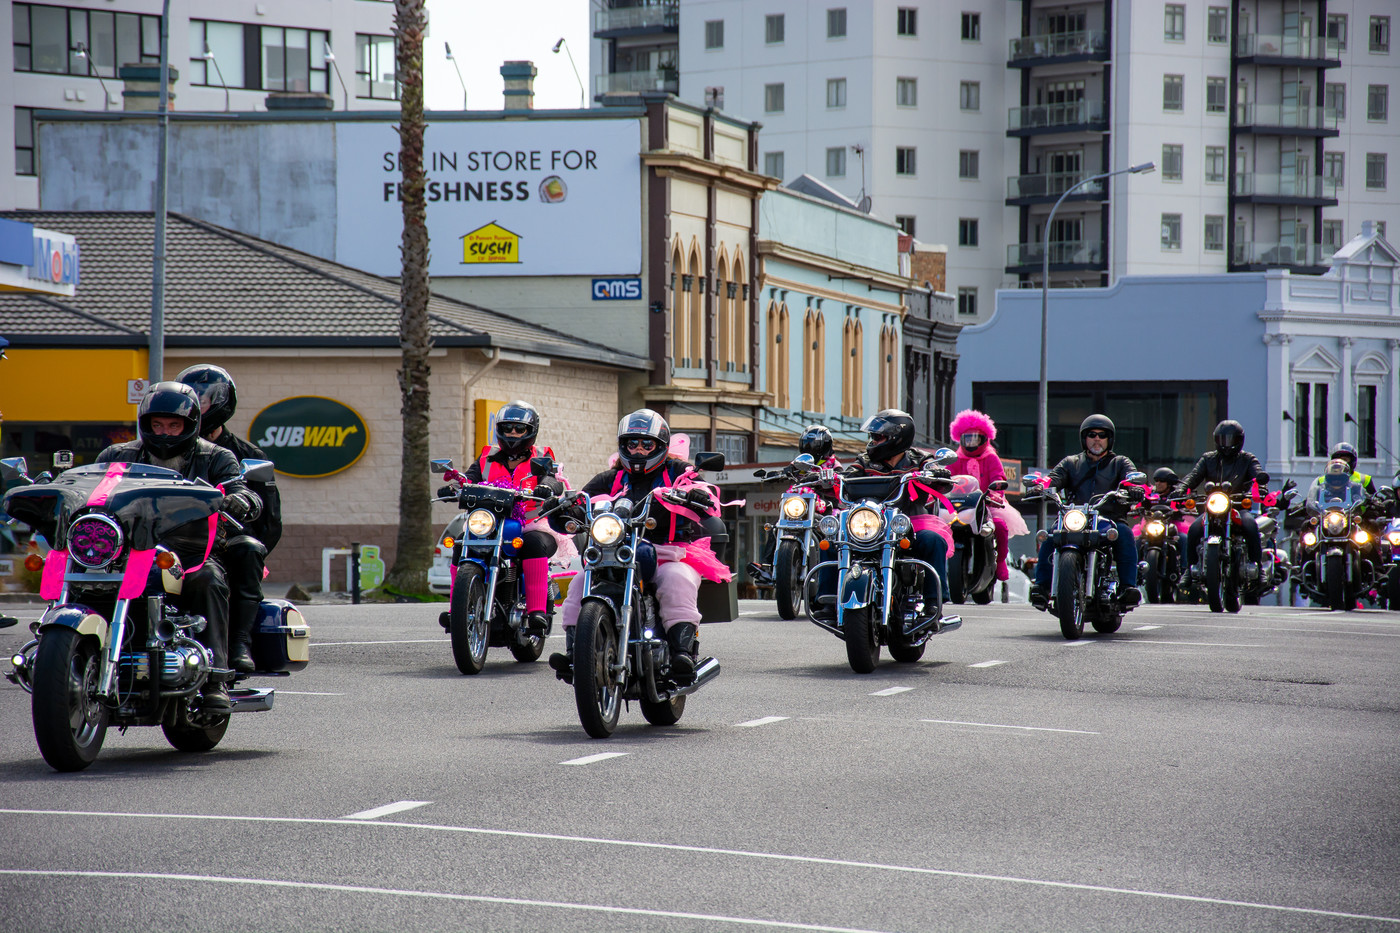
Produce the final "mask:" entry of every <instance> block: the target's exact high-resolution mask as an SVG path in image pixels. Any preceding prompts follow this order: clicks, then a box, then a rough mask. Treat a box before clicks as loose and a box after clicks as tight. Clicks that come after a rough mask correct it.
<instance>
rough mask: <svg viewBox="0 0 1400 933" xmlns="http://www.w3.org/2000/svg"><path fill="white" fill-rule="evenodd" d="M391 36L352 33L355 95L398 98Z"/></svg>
mask: <svg viewBox="0 0 1400 933" xmlns="http://www.w3.org/2000/svg"><path fill="white" fill-rule="evenodd" d="M397 69H398V62H397V60H396V58H395V57H394V37H393V36H365V35H357V36H356V37H355V96H356V97H369V98H373V99H377V100H398V99H399V85H398V81H396V80H395V76H396V74H397Z"/></svg>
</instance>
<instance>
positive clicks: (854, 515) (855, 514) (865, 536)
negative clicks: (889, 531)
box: [846, 508, 883, 541]
mask: <svg viewBox="0 0 1400 933" xmlns="http://www.w3.org/2000/svg"><path fill="white" fill-rule="evenodd" d="M882 524H883V522H882V521H881V519H880V513H879V512H877V511H875V510H874V509H870V508H859V509H853V510H852V511H851V514H850V516H849V517H848V518H847V519H846V529H847V530H848V531H850V533H851V537H852V538H855V539H856V540H857V541H873V540H875V538H877V537H879V535H880V526H881V525H882Z"/></svg>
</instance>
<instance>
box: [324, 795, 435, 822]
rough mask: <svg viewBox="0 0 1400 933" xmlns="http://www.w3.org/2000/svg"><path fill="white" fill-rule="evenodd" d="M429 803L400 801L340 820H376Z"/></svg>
mask: <svg viewBox="0 0 1400 933" xmlns="http://www.w3.org/2000/svg"><path fill="white" fill-rule="evenodd" d="M430 803H432V801H431V800H400V801H398V802H397V803H386V804H385V805H384V806H382V807H375V808H374V809H373V810H361V811H360V812H359V813H352V814H350V815H349V816H347V817H342V819H347V820H377V819H379V818H380V817H381V816H388V815H389V814H391V813H402V812H403V811H405V810H415V809H417V808H418V807H426V806H427V805H428V804H430Z"/></svg>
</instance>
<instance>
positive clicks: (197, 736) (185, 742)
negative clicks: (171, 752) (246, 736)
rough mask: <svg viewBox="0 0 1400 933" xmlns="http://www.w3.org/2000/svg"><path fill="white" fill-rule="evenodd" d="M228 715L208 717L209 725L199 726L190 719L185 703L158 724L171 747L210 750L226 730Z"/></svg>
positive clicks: (183, 750)
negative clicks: (169, 717)
mask: <svg viewBox="0 0 1400 933" xmlns="http://www.w3.org/2000/svg"><path fill="white" fill-rule="evenodd" d="M229 718H230V717H228V716H219V717H209V725H207V726H201V725H199V724H198V723H196V722H194V721H193V720H191V719H190V710H189V706H188V705H187V704H182V708H181V709H179V710H178V711H177V712H175V713H174V714H173V717H172V718H171V719H169V720H168V721H166V722H163V723H161V724H160V728H161V731H162V732H164V733H165V740H166V741H167V742H169V743H170V745H171V747H172V748H174V749H175V750H176V751H181V752H207V751H212V750H213V749H214V747H215V746H217V745H218V744H219V743H220V742H221V741H223V738H224V733H225V732H227V731H228V721H229Z"/></svg>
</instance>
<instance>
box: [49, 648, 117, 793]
mask: <svg viewBox="0 0 1400 933" xmlns="http://www.w3.org/2000/svg"><path fill="white" fill-rule="evenodd" d="M100 667H101V649H100V648H99V647H98V644H97V639H95V638H93V637H91V636H87V635H79V634H78V633H77V632H75V631H73V630H72V629H70V628H58V627H55V628H51V629H48V630H46V631H45V632H44V634H43V636H42V637H41V638H40V639H39V650H38V652H37V654H36V655H35V658H34V680H33V686H34V696H33V702H32V713H33V717H34V738H35V739H36V740H37V741H38V743H39V752H40V754H42V755H43V756H44V760H45V761H47V762H48V763H49V766H50V767H51V768H53V769H54V770H56V771H81V770H83V769H84V768H86V767H87V766H88V765H90V764H92V763H93V761H95V760H96V759H97V753H98V752H99V751H101V750H102V740H103V739H104V738H106V736H107V721H108V711H107V707H106V705H105V704H104V703H103V702H102V699H101V698H100V697H97V696H96V695H95V694H96V691H97V680H98V672H99V669H100Z"/></svg>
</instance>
